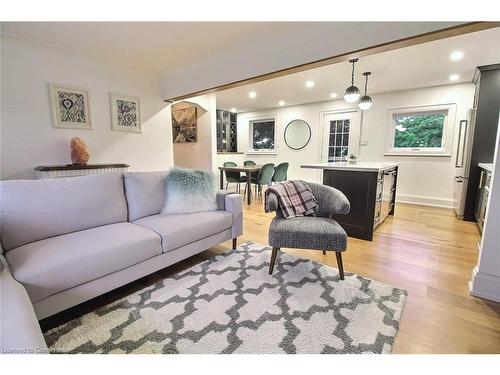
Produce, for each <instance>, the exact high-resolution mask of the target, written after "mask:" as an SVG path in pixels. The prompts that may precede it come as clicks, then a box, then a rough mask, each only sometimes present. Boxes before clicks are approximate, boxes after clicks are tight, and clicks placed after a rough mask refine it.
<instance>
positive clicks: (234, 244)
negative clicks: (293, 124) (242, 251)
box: [233, 237, 238, 250]
mask: <svg viewBox="0 0 500 375" xmlns="http://www.w3.org/2000/svg"><path fill="white" fill-rule="evenodd" d="M237 247H238V238H236V237H235V238H233V250H235V249H236V248H237Z"/></svg>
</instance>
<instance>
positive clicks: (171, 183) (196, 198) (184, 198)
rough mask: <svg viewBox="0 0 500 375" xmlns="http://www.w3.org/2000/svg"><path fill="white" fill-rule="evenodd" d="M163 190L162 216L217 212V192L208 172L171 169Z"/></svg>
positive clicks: (211, 175)
mask: <svg viewBox="0 0 500 375" xmlns="http://www.w3.org/2000/svg"><path fill="white" fill-rule="evenodd" d="M165 189H166V191H165V196H166V200H165V206H164V207H163V209H162V211H161V213H162V214H181V213H189V212H201V211H215V210H217V198H216V195H217V192H216V190H215V184H214V176H213V174H212V173H210V172H205V171H198V170H193V169H185V168H173V169H172V170H171V171H170V173H169V174H168V176H167V181H166V184H165Z"/></svg>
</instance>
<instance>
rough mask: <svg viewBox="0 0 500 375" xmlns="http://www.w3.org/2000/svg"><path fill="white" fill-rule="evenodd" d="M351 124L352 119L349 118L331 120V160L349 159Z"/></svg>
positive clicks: (329, 158)
mask: <svg viewBox="0 0 500 375" xmlns="http://www.w3.org/2000/svg"><path fill="white" fill-rule="evenodd" d="M350 125H351V121H350V120H349V119H344V120H333V121H330V132H329V137H330V138H329V141H328V142H329V143H328V161H329V162H337V161H347V152H348V150H349V128H350Z"/></svg>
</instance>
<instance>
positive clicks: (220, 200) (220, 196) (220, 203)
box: [216, 190, 235, 211]
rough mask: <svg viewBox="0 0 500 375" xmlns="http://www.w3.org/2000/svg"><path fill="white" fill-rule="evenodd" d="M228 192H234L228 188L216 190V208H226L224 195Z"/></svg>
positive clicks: (228, 193)
mask: <svg viewBox="0 0 500 375" xmlns="http://www.w3.org/2000/svg"><path fill="white" fill-rule="evenodd" d="M230 194H235V193H233V192H232V191H229V190H217V195H216V200H217V209H218V210H223V211H224V210H225V209H226V197H227V196H228V195H230Z"/></svg>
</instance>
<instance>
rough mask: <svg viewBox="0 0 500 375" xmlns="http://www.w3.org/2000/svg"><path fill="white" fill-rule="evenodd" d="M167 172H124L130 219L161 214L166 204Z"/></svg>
mask: <svg viewBox="0 0 500 375" xmlns="http://www.w3.org/2000/svg"><path fill="white" fill-rule="evenodd" d="M167 175H168V171H165V172H126V173H124V174H123V180H124V184H125V196H126V197H127V205H128V220H129V221H135V220H137V219H140V218H141V217H145V216H150V215H156V214H159V213H160V211H161V209H162V207H163V205H164V204H165V179H166V177H167Z"/></svg>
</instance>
